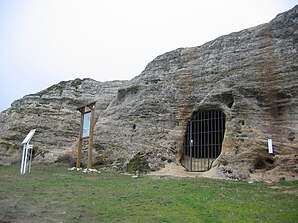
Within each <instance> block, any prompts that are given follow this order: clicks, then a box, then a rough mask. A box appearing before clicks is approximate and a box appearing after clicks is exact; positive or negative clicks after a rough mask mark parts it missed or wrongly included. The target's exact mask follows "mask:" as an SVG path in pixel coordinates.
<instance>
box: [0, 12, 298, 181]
mask: <svg viewBox="0 0 298 223" xmlns="http://www.w3.org/2000/svg"><path fill="white" fill-rule="evenodd" d="M297 55H298V6H296V7H294V8H293V9H292V10H289V11H288V12H285V13H282V14H280V15H278V16H277V17H276V18H275V19H273V20H272V21H271V22H269V23H267V24H263V25H259V26H257V27H253V28H249V29H246V30H243V31H240V32H235V33H231V34H229V35H225V36H222V37H219V38H217V39H215V40H213V41H210V42H208V43H206V44H204V45H202V46H199V47H193V48H180V49H177V50H174V51H171V52H168V53H165V54H163V55H161V56H158V57H157V58H156V59H155V60H153V61H152V62H150V63H149V64H148V65H147V67H146V68H145V70H144V71H143V72H142V73H141V74H140V75H139V76H137V77H135V78H133V79H132V80H130V81H127V82H119V81H116V82H105V83H101V82H96V81H93V80H90V79H88V80H83V81H81V80H74V81H69V82H64V83H60V84H58V85H54V86H52V87H50V88H48V89H46V90H45V91H43V92H40V93H37V94H34V95H29V96H25V97H24V98H23V99H21V100H18V101H16V102H14V103H13V104H12V107H11V108H10V109H8V110H6V111H4V112H2V113H1V114H0V123H1V128H0V132H1V137H0V153H1V158H0V162H1V163H10V162H12V161H14V162H16V161H17V156H16V154H18V151H17V150H18V149H19V148H20V146H19V142H21V140H22V138H23V137H24V135H25V134H26V131H27V130H29V129H30V128H37V129H38V130H37V131H38V132H37V133H38V134H37V135H36V137H35V138H34V140H35V141H34V143H35V144H36V147H37V150H36V153H37V154H36V160H47V161H54V160H57V159H58V157H59V156H61V155H63V154H70V156H73V155H74V154H75V148H76V141H77V135H78V126H79V113H78V112H77V111H76V110H75V108H76V107H79V105H82V104H84V103H86V102H90V101H97V113H96V124H95V131H94V134H95V135H94V162H95V163H98V164H107V163H109V164H112V166H113V168H114V169H117V170H126V168H127V166H136V165H139V164H140V163H141V164H142V165H143V166H142V165H140V166H139V167H137V168H139V169H140V170H141V171H142V167H144V168H145V170H148V169H150V170H151V171H152V170H158V169H161V168H163V167H164V166H165V164H167V163H169V162H176V163H179V159H180V156H181V152H182V144H183V139H184V134H185V130H186V126H187V122H188V120H189V118H190V117H191V116H192V114H193V112H195V111H204V110H207V109H218V110H221V111H223V112H224V113H225V115H226V131H225V136H224V141H223V148H222V152H221V154H220V156H219V158H218V159H217V160H216V161H215V162H214V163H213V167H212V169H211V171H210V173H212V176H213V177H220V178H230V179H256V180H274V181H278V180H293V179H298V153H297V152H298V143H297V129H298V125H297V124H298V121H297V120H298V112H297V111H298V108H297V107H298V106H297V104H298V101H297V92H298V57H297ZM76 82H77V83H78V82H80V84H76ZM87 85H88V86H87ZM269 137H271V138H272V139H273V143H274V149H275V156H272V155H269V154H268V151H267V139H268V138H269ZM39 153H40V154H42V155H39ZM57 154H58V155H57ZM41 157H44V158H41ZM135 160H136V161H137V164H136V163H132V162H133V161H135Z"/></svg>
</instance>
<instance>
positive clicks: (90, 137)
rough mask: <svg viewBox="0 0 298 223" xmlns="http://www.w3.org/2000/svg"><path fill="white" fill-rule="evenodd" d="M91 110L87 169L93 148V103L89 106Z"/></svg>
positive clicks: (89, 166)
mask: <svg viewBox="0 0 298 223" xmlns="http://www.w3.org/2000/svg"><path fill="white" fill-rule="evenodd" d="M89 108H90V109H91V120H90V131H89V150H88V164H87V168H88V169H90V168H91V167H92V147H93V129H94V113H95V102H94V103H92V104H90V106H89Z"/></svg>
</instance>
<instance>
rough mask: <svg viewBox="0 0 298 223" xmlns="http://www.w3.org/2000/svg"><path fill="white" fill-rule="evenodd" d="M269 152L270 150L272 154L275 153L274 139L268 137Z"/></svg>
mask: <svg viewBox="0 0 298 223" xmlns="http://www.w3.org/2000/svg"><path fill="white" fill-rule="evenodd" d="M268 152H269V153H270V154H273V145H272V139H268Z"/></svg>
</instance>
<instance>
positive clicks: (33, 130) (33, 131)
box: [22, 129, 36, 144]
mask: <svg viewBox="0 0 298 223" xmlns="http://www.w3.org/2000/svg"><path fill="white" fill-rule="evenodd" d="M35 130H36V129H32V130H31V131H30V132H29V133H28V134H27V136H26V138H25V139H24V140H23V142H22V144H25V143H29V141H30V140H31V138H32V137H33V135H34V133H35Z"/></svg>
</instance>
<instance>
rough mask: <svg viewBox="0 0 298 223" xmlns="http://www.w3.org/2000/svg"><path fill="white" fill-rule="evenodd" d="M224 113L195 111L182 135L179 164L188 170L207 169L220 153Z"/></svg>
mask: <svg viewBox="0 0 298 223" xmlns="http://www.w3.org/2000/svg"><path fill="white" fill-rule="evenodd" d="M224 133H225V114H224V113H223V112H222V111H219V110H207V111H201V112H195V113H194V114H193V116H192V119H191V120H189V122H188V125H187V129H186V132H185V136H184V143H183V153H182V159H181V164H182V165H183V166H184V167H185V168H186V169H187V170H188V171H207V170H209V169H210V168H211V165H212V162H213V161H214V160H215V159H216V158H217V157H218V156H219V154H220V153H221V146H222V141H223V138H224Z"/></svg>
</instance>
